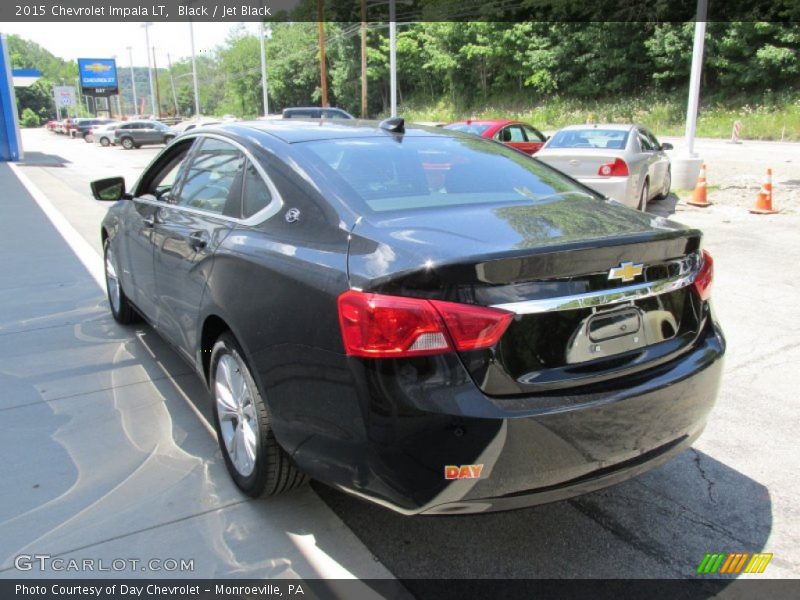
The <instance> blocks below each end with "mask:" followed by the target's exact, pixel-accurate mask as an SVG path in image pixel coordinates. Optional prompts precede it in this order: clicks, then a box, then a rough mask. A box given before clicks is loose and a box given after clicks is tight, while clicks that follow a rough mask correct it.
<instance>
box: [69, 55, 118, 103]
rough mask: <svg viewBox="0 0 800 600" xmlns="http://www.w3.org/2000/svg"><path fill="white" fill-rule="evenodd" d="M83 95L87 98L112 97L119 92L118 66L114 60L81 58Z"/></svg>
mask: <svg viewBox="0 0 800 600" xmlns="http://www.w3.org/2000/svg"><path fill="white" fill-rule="evenodd" d="M78 72H79V74H80V79H81V93H82V94H85V95H87V96H112V95H114V94H117V93H118V92H119V83H118V82H117V64H116V61H115V60H114V59H113V58H79V59H78Z"/></svg>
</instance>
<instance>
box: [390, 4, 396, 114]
mask: <svg viewBox="0 0 800 600" xmlns="http://www.w3.org/2000/svg"><path fill="white" fill-rule="evenodd" d="M395 13H396V6H395V0H389V94H390V95H391V100H392V116H393V117H396V116H397V21H396V19H397V15H396V14H395Z"/></svg>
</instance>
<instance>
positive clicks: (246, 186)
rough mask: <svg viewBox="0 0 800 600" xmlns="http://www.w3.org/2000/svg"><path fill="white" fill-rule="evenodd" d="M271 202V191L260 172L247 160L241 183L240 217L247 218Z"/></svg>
mask: <svg viewBox="0 0 800 600" xmlns="http://www.w3.org/2000/svg"><path fill="white" fill-rule="evenodd" d="M270 202H272V193H271V192H270V191H269V188H268V187H267V184H266V183H265V182H264V179H263V178H262V177H261V173H259V172H258V170H257V169H256V168H255V167H254V166H253V164H252V163H250V161H248V162H247V168H246V169H245V172H244V183H243V184H242V218H244V219H249V218H250V217H252V216H253V215H254V214H256V213H257V212H259V211H261V210H263V209H264V208H266V207H267V206H268V205H269V203H270Z"/></svg>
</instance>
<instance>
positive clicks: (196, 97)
mask: <svg viewBox="0 0 800 600" xmlns="http://www.w3.org/2000/svg"><path fill="white" fill-rule="evenodd" d="M189 43H190V44H191V45H192V81H193V85H194V116H195V117H197V118H200V93H199V92H198V91H197V61H196V60H195V57H194V23H192V22H191V21H189Z"/></svg>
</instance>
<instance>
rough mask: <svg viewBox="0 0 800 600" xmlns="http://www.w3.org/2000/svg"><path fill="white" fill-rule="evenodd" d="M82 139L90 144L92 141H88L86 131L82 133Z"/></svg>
mask: <svg viewBox="0 0 800 600" xmlns="http://www.w3.org/2000/svg"><path fill="white" fill-rule="evenodd" d="M83 141H84V142H86V143H87V144H91V143H92V142H90V141H89V134H88V133H84V134H83Z"/></svg>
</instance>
